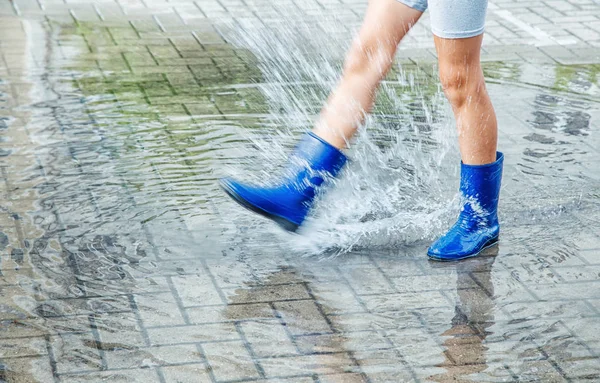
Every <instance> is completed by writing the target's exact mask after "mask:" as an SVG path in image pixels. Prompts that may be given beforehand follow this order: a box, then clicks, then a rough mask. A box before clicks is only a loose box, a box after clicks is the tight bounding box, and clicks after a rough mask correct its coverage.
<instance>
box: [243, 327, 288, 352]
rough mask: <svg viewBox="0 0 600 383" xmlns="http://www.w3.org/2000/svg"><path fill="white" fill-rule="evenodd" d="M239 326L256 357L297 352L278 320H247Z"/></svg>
mask: <svg viewBox="0 0 600 383" xmlns="http://www.w3.org/2000/svg"><path fill="white" fill-rule="evenodd" d="M239 326H240V328H241V330H242V332H243V334H244V337H245V338H246V340H247V342H248V343H249V345H250V347H251V348H252V350H253V352H254V354H255V355H256V356H257V357H258V358H267V357H273V356H279V355H295V354H298V351H297V350H296V347H295V346H294V343H293V341H292V339H291V336H290V335H288V333H287V332H286V331H285V327H284V326H283V325H282V324H281V323H280V322H279V321H261V322H258V321H257V322H254V321H248V322H242V323H240V325H239Z"/></svg>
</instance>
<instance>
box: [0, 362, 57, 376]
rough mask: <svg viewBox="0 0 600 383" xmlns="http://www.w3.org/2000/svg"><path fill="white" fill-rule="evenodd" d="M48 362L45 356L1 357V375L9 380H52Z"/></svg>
mask: <svg viewBox="0 0 600 383" xmlns="http://www.w3.org/2000/svg"><path fill="white" fill-rule="evenodd" d="M50 363H51V362H50V358H49V357H47V356H39V357H24V358H7V359H3V361H2V364H3V365H4V368H3V370H4V371H3V375H4V378H5V379H6V380H7V381H9V382H11V381H12V382H20V381H23V382H27V381H29V382H52V381H53V379H54V378H53V375H52V368H51V364H50Z"/></svg>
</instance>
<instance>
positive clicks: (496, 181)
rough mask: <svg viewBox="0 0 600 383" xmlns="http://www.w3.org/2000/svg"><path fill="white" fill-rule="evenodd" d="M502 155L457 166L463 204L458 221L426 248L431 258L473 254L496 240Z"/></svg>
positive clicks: (452, 259) (448, 258)
mask: <svg viewBox="0 0 600 383" xmlns="http://www.w3.org/2000/svg"><path fill="white" fill-rule="evenodd" d="M503 161H504V155H503V154H502V153H500V152H498V153H497V154H496V162H493V163H491V164H486V165H465V164H463V163H462V162H461V165H460V193H461V195H462V198H463V199H464V206H463V208H462V210H461V212H460V215H459V216H458V221H457V222H456V223H455V224H454V226H452V228H450V230H449V231H448V232H447V233H446V234H444V235H443V236H442V237H441V238H440V239H438V240H437V241H435V242H434V243H433V245H431V247H430V248H429V250H428V251H427V255H428V256H429V258H431V259H435V260H438V261H455V260H459V259H463V258H468V257H474V256H476V255H478V254H479V253H480V252H481V251H482V250H483V249H486V248H488V247H490V246H492V245H494V244H495V243H496V242H498V236H499V234H500V224H499V223H498V199H499V197H500V181H501V179H502V163H503Z"/></svg>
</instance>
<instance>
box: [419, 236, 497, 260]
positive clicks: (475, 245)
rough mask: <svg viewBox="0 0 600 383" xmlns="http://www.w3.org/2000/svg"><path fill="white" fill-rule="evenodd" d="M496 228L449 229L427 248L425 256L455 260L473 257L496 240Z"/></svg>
mask: <svg viewBox="0 0 600 383" xmlns="http://www.w3.org/2000/svg"><path fill="white" fill-rule="evenodd" d="M497 231H498V230H481V231H476V232H470V233H466V232H461V230H456V229H454V228H453V229H451V230H450V231H449V232H448V233H447V234H446V235H444V236H442V237H441V238H440V239H438V240H437V241H436V242H434V243H433V244H432V245H431V247H429V249H428V250H427V256H428V257H429V258H431V259H434V260H439V261H456V260H459V259H464V258H469V257H474V256H476V255H478V254H479V253H480V252H481V251H482V250H483V249H485V248H487V247H489V246H491V245H493V244H494V243H495V242H496V241H497V240H498V233H497Z"/></svg>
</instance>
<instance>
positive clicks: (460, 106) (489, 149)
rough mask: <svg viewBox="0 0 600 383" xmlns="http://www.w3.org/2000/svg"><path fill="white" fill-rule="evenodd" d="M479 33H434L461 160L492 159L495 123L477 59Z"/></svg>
mask: <svg viewBox="0 0 600 383" xmlns="http://www.w3.org/2000/svg"><path fill="white" fill-rule="evenodd" d="M482 39H483V35H479V36H475V37H471V38H466V39H443V38H440V37H437V36H436V37H435V47H436V50H437V54H438V60H439V70H440V81H441V83H442V87H443V89H444V93H445V94H446V97H447V98H448V101H450V104H451V105H452V110H453V111H454V116H455V118H456V127H457V129H458V144H459V146H460V153H461V157H462V161H463V163H465V164H467V165H483V164H489V163H492V162H494V161H496V145H497V141H498V126H497V122H496V113H495V112H494V107H493V106H492V103H491V101H490V97H489V96H488V93H487V90H486V88H485V80H484V78H483V72H482V70H481V64H480V61H479V58H480V50H481V41H482Z"/></svg>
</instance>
